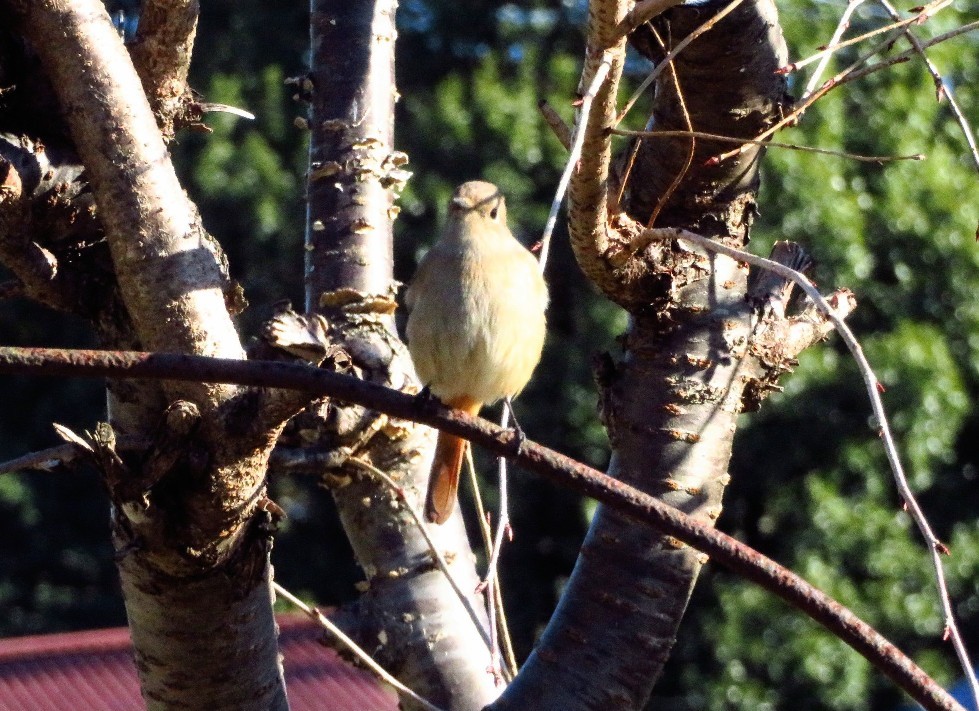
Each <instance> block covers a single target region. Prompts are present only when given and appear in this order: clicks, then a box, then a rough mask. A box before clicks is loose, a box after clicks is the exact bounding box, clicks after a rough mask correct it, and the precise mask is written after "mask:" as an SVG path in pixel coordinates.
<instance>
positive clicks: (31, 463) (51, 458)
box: [0, 436, 150, 476]
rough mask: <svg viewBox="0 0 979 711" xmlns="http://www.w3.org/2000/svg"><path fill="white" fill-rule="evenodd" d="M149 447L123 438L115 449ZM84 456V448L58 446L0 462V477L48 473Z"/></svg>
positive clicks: (139, 440) (141, 440)
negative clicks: (19, 472) (34, 472)
mask: <svg viewBox="0 0 979 711" xmlns="http://www.w3.org/2000/svg"><path fill="white" fill-rule="evenodd" d="M149 446H150V441H149V440H148V439H146V438H144V437H132V436H123V437H119V438H118V440H117V441H116V449H117V450H119V451H125V450H133V449H145V448H146V447H149ZM84 454H85V448H84V447H82V446H81V445H79V444H75V443H71V442H68V443H65V444H59V445H58V446H56V447H48V448H47V449H42V450H40V451H37V452H29V453H27V454H23V455H21V456H19V457H16V458H15V459H8V460H7V461H6V462H0V476H2V475H4V474H11V473H13V472H16V471H43V472H50V471H52V470H53V469H54V468H55V467H57V466H64V465H67V464H71V463H72V462H73V461H75V460H76V459H78V457H80V456H83V455H84Z"/></svg>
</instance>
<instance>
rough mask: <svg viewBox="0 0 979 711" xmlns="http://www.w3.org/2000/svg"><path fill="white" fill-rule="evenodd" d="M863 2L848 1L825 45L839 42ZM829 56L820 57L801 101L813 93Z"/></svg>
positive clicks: (862, 0)
mask: <svg viewBox="0 0 979 711" xmlns="http://www.w3.org/2000/svg"><path fill="white" fill-rule="evenodd" d="M863 2H864V0H849V2H848V3H847V4H846V9H845V10H843V14H842V15H841V16H840V21H839V22H838V23H836V29H835V30H834V31H833V37H832V38H831V39H830V41H829V42H828V43H827V44H829V45H830V46H832V45H834V44H836V43H838V42H839V41H840V37H842V36H843V33H844V32H846V29H847V27H849V26H850V17H851V16H852V15H853V13H854V12H856V9H857V8H858V7H860V6H861V5H863ZM831 55H832V52H827V53H825V54H823V55H822V56H821V57H820V60H819V64H817V65H816V70H815V71H814V72H813V73H812V76H811V77H809V82H808V83H807V84H806V90H805V91H804V92H803V93H802V98H803V99H805V98H806V97H807V96H809V95H810V94H811V93H812V92H813V89H815V88H816V84H818V83H819V77H821V76H822V75H823V72H824V71H826V67H827V65H828V64H829V60H830V57H831Z"/></svg>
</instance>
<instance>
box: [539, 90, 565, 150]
mask: <svg viewBox="0 0 979 711" xmlns="http://www.w3.org/2000/svg"><path fill="white" fill-rule="evenodd" d="M537 109H538V110H539V111H540V114H541V116H542V117H543V118H544V123H546V124H547V125H548V126H550V127H551V130H552V131H553V132H554V136H555V137H556V138H557V140H559V141H560V142H561V145H562V146H564V147H565V149H567V150H571V129H570V128H569V127H568V124H567V123H565V121H564V119H563V118H561V114H559V113H558V112H557V109H555V108H554V107H553V106H551V105H550V104H549V103H548V102H547V100H546V99H541V100H540V101H538V102H537Z"/></svg>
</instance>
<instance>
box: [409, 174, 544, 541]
mask: <svg viewBox="0 0 979 711" xmlns="http://www.w3.org/2000/svg"><path fill="white" fill-rule="evenodd" d="M406 301H407V304H408V309H409V311H410V313H409V316H408V327H407V332H408V350H409V351H410V352H411V359H412V361H413V362H414V364H415V371H416V372H417V373H418V377H419V378H420V379H421V382H422V383H423V384H424V385H426V386H427V387H428V388H429V390H430V391H431V393H432V394H433V395H435V396H436V397H438V398H439V399H440V400H441V401H442V402H443V403H445V404H446V405H448V406H449V407H453V408H456V409H459V410H464V411H465V412H468V413H469V414H471V415H475V414H477V413H478V412H479V410H480V409H481V408H482V406H483V405H485V404H490V403H493V402H496V401H497V400H499V399H500V398H511V397H513V396H515V395H516V394H517V393H519V392H520V391H521V390H522V389H523V387H524V386H525V385H526V384H527V381H528V380H530V375H531V373H533V371H534V368H535V367H536V366H537V362H538V361H539V360H540V354H541V349H542V348H543V346H544V334H545V331H546V327H545V322H544V310H545V309H546V308H547V285H546V284H545V283H544V278H543V277H542V276H541V273H540V265H539V264H538V263H537V260H536V259H534V257H533V255H531V253H530V252H529V251H528V250H527V249H526V248H525V247H524V246H523V245H521V244H520V243H519V242H518V241H517V240H516V239H515V238H514V236H513V235H512V234H511V233H510V230H509V228H508V227H507V224H506V204H505V203H504V201H503V196H502V195H501V194H500V191H499V189H498V188H497V187H496V186H495V185H493V184H492V183H485V182H481V181H472V182H468V183H463V184H462V185H460V186H459V188H458V189H456V191H455V194H454V195H453V196H452V200H451V201H450V202H449V221H448V224H447V225H446V226H445V231H444V232H443V233H442V238H441V239H440V240H439V241H438V243H437V244H436V245H435V246H434V247H432V249H431V250H430V251H429V252H428V254H426V255H425V257H424V258H423V259H422V261H421V263H420V264H419V265H418V270H417V271H416V272H415V278H414V279H413V280H412V283H411V286H409V287H408V292H407V295H406ZM467 444H468V443H467V442H466V440H464V439H460V438H459V437H455V436H453V435H450V434H447V433H445V432H439V436H438V444H437V445H436V448H435V459H434V461H433V462H432V473H431V475H430V477H429V480H428V495H427V497H426V501H425V516H426V518H428V520H429V521H433V522H435V523H444V522H445V521H446V519H448V518H449V516H450V515H451V514H452V510H453V508H454V506H455V500H456V492H457V491H458V488H459V471H460V469H461V467H462V459H463V457H464V456H465V453H466V446H467Z"/></svg>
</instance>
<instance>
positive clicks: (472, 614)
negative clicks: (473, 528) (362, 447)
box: [347, 457, 492, 646]
mask: <svg viewBox="0 0 979 711" xmlns="http://www.w3.org/2000/svg"><path fill="white" fill-rule="evenodd" d="M347 462H348V463H350V464H353V465H355V466H357V467H360V468H361V469H363V470H364V471H366V472H368V473H369V474H370V475H371V476H374V477H376V478H377V479H379V480H380V481H381V482H382V483H383V484H384V485H385V486H387V488H388V489H389V490H390V491H391V493H393V494H394V495H395V497H396V498H397V499H398V501H399V502H401V504H402V505H403V506H404V507H405V510H406V511H407V512H408V514H409V515H410V516H411V518H412V519H414V521H415V523H416V524H417V525H418V530H419V531H420V532H421V534H422V538H424V539H425V543H426V544H428V550H429V552H431V554H432V558H434V559H435V564H436V565H437V566H438V568H439V570H441V571H442V573H443V574H444V575H445V577H446V579H447V580H448V581H449V585H450V586H451V587H452V590H453V592H455V594H456V596H457V597H458V598H459V601H460V602H462V605H463V607H465V608H466V613H467V614H468V615H469V619H471V620H472V622H473V624H474V625H476V629H477V630H479V635H480V636H481V637H482V638H483V641H484V642H486V645H487V646H490V645H491V644H492V641H491V640H492V634H487V632H486V630H485V629H484V628H483V625H482V622H481V621H480V619H479V615H478V614H476V610H475V609H473V606H472V603H471V602H470V601H469V597H468V596H467V595H466V594H465V593H464V592H463V590H462V588H461V587H459V583H457V582H456V580H455V578H454V577H453V576H452V573H451V572H450V571H449V564H448V563H447V562H446V560H445V558H444V557H443V556H442V554H441V553H440V552H439V549H438V547H437V546H436V545H435V541H433V540H432V537H431V536H430V535H429V533H428V528H427V527H426V526H425V523H424V519H422V516H421V514H419V513H418V512H417V511H415V507H414V506H412V505H411V503H410V502H409V501H408V497H407V496H405V492H404V489H402V488H401V487H400V486H398V484H397V482H395V481H394V479H392V478H391V477H389V476H388V475H387V474H386V473H385V472H383V471H381V470H380V469H378V468H377V467H375V466H373V465H372V464H370V463H368V462H365V461H364V460H362V459H357V458H356V457H351V458H350V459H348V460H347Z"/></svg>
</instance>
